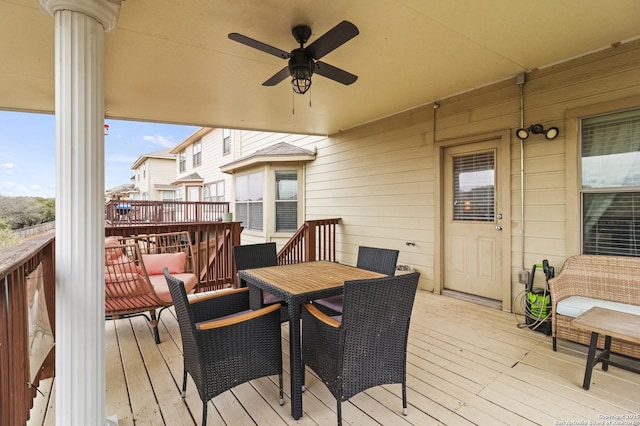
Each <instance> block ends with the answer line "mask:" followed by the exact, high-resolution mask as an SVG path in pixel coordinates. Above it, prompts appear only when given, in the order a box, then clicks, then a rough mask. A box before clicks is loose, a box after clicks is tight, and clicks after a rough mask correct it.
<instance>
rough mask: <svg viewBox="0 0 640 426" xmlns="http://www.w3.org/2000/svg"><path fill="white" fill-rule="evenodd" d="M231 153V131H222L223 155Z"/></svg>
mask: <svg viewBox="0 0 640 426" xmlns="http://www.w3.org/2000/svg"><path fill="white" fill-rule="evenodd" d="M230 152H231V130H229V129H222V154H224V155H226V154H229V153H230Z"/></svg>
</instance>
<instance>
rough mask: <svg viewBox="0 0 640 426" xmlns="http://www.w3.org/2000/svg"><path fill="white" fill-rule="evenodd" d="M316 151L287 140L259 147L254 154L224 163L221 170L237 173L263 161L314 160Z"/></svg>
mask: <svg viewBox="0 0 640 426" xmlns="http://www.w3.org/2000/svg"><path fill="white" fill-rule="evenodd" d="M315 158H316V153H315V152H313V151H309V150H307V149H303V148H299V147H297V146H293V145H291V144H288V143H286V142H279V143H277V144H274V145H271V146H269V147H267V148H263V149H259V150H257V151H256V152H254V153H253V154H250V155H247V156H246V157H242V158H240V159H238V160H236V161H232V162H230V163H227V164H224V165H222V166H221V167H220V170H221V171H222V172H224V173H235V172H236V171H238V170H240V169H244V168H247V167H251V166H255V165H257V164H263V163H281V162H291V161H313V160H315Z"/></svg>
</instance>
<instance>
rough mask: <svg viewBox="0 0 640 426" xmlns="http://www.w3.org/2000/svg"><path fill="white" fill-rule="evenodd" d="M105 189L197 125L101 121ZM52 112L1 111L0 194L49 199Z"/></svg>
mask: <svg viewBox="0 0 640 426" xmlns="http://www.w3.org/2000/svg"><path fill="white" fill-rule="evenodd" d="M105 123H106V124H108V125H109V134H108V135H106V136H105V137H104V150H105V172H104V173H105V190H106V189H110V188H113V187H116V186H118V185H123V184H130V183H133V182H132V181H131V177H132V176H133V170H131V166H132V165H133V163H134V162H135V161H136V160H137V159H138V158H139V157H140V156H141V155H143V154H148V153H150V152H154V151H159V150H161V149H165V148H170V147H174V146H175V145H177V144H179V143H180V142H182V141H183V140H184V139H186V137H187V136H189V135H191V134H192V133H193V132H194V131H195V130H197V129H198V128H197V127H193V126H178V125H172V124H158V123H145V122H134V121H122V120H105ZM55 156H56V123H55V116H54V115H49V114H33V113H23V112H8V111H0V195H5V196H12V197H17V196H28V197H45V198H54V197H55V195H56V189H55V180H56V175H55V173H56V171H55V167H56V159H55Z"/></svg>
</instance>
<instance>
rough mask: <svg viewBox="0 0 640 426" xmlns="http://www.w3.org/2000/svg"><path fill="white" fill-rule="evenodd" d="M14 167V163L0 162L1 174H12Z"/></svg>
mask: <svg viewBox="0 0 640 426" xmlns="http://www.w3.org/2000/svg"><path fill="white" fill-rule="evenodd" d="M16 168H17V165H16V164H15V163H4V164H0V172H2V174H3V175H12V174H14V173H15V169H16Z"/></svg>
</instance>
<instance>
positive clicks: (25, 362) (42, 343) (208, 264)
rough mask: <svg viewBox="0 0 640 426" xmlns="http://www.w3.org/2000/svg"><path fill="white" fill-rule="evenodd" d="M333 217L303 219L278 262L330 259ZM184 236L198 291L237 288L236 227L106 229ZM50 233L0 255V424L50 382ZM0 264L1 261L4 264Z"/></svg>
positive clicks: (15, 420) (17, 419)
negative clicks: (191, 255)
mask: <svg viewBox="0 0 640 426" xmlns="http://www.w3.org/2000/svg"><path fill="white" fill-rule="evenodd" d="M339 223H340V219H322V220H310V221H307V222H305V223H304V224H303V225H302V226H301V227H300V229H299V230H298V231H297V232H296V234H295V235H294V237H292V238H291V240H290V241H289V242H288V243H287V244H286V245H285V246H284V247H283V248H282V250H280V252H279V253H278V261H279V263H280V264H287V263H300V262H308V261H312V260H329V261H336V226H337V225H338V224H339ZM175 231H187V232H189V235H191V239H192V243H193V245H194V248H195V252H196V270H197V271H199V278H200V283H199V284H198V287H197V290H198V291H207V290H213V289H219V288H224V287H235V286H236V285H237V282H236V281H237V280H236V273H235V267H234V262H233V257H232V254H233V246H234V245H238V244H240V233H241V232H242V226H241V224H240V222H206V223H172V224H157V223H153V224H150V223H134V222H125V223H118V224H109V223H107V225H106V226H105V235H106V236H109V235H120V236H127V235H140V234H157V233H167V232H175ZM54 250H55V231H54V230H51V231H47V232H46V233H43V234H41V235H37V236H34V237H32V238H29V239H26V240H25V241H24V242H23V243H21V244H20V245H18V246H17V247H14V248H12V249H10V250H7V251H4V252H3V253H2V256H1V257H0V280H1V282H2V288H0V425H5V424H6V425H24V424H26V422H27V420H28V418H29V410H30V409H31V407H32V405H33V398H34V396H35V394H36V387H37V386H38V384H39V382H40V380H42V379H45V378H49V377H53V376H54V367H55V359H54V355H55V352H54V345H55V323H54V319H55V253H54ZM3 259H4V260H3Z"/></svg>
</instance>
